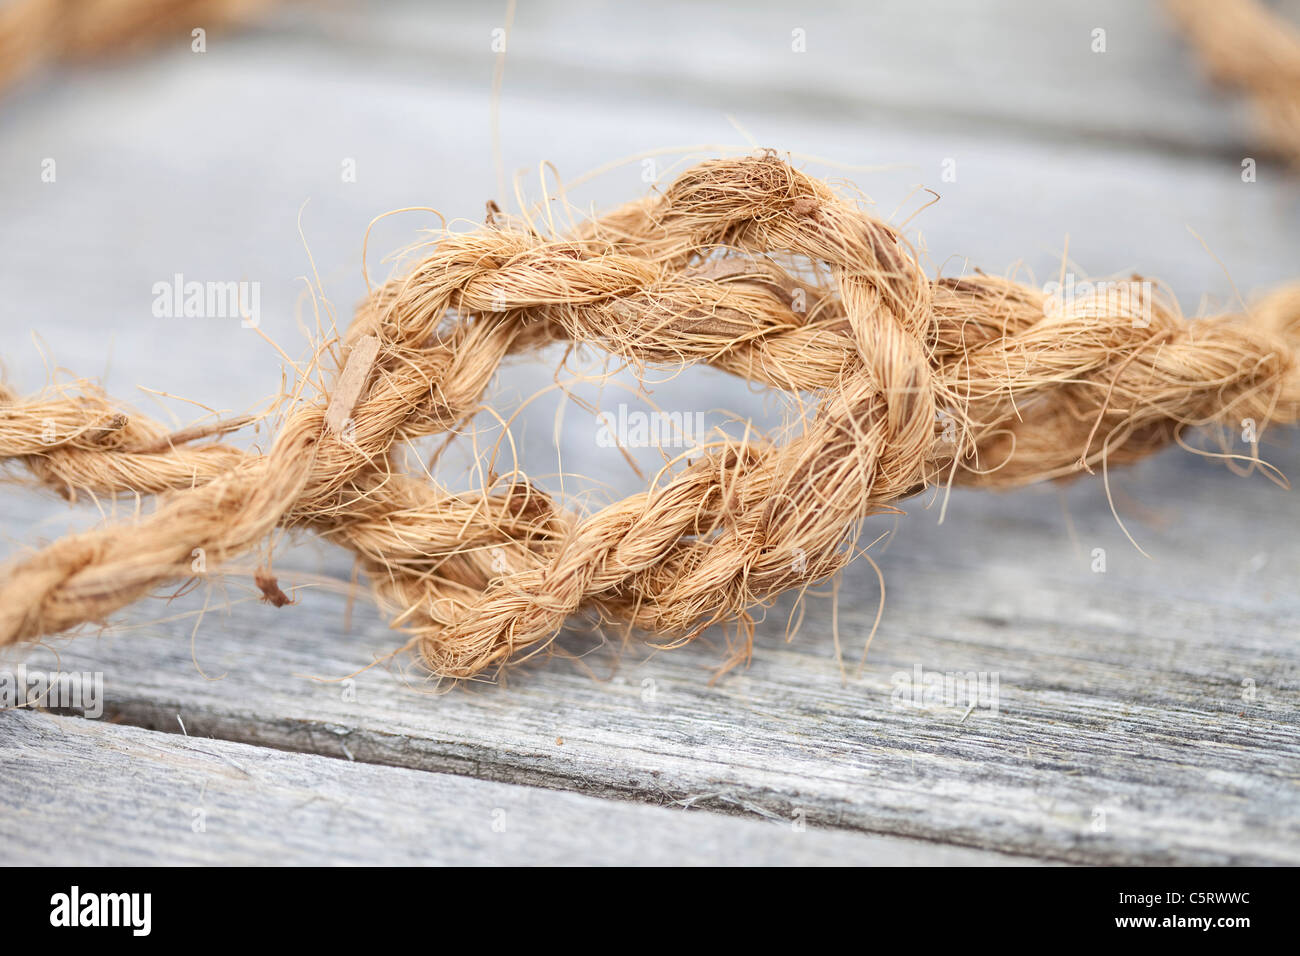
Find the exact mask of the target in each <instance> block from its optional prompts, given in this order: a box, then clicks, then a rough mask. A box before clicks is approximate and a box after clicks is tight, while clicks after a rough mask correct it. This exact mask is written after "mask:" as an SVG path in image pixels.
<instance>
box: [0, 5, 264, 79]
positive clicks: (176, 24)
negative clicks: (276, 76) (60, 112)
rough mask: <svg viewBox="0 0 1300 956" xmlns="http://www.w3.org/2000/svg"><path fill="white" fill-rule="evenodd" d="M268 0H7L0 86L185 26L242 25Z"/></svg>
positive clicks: (174, 34) (0, 23)
mask: <svg viewBox="0 0 1300 956" xmlns="http://www.w3.org/2000/svg"><path fill="white" fill-rule="evenodd" d="M271 2H272V0H9V2H8V3H5V4H3V5H0V90H7V89H8V88H9V87H10V86H12V85H13V84H15V83H17V82H19V81H20V80H22V79H24V78H25V77H27V76H28V75H30V74H32V73H34V72H36V71H37V70H39V69H41V68H42V67H44V66H47V65H51V64H55V63H60V62H67V61H79V60H88V59H93V58H96V57H104V56H113V55H117V54H121V53H124V52H127V51H133V50H137V49H139V48H141V47H144V46H152V45H155V44H160V43H162V42H164V40H165V39H166V38H168V37H171V38H172V39H173V40H174V42H175V43H177V44H178V45H179V46H180V48H181V49H188V48H190V44H191V31H192V30H194V29H196V28H203V29H205V30H216V29H221V28H227V27H234V26H238V25H242V24H244V23H247V22H248V21H249V20H251V19H252V18H253V17H254V15H255V14H257V13H259V12H261V11H262V10H263V9H264V8H266V7H267V6H269V5H270V3H271Z"/></svg>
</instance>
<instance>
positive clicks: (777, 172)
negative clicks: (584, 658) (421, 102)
mask: <svg viewBox="0 0 1300 956" xmlns="http://www.w3.org/2000/svg"><path fill="white" fill-rule="evenodd" d="M490 220H491V221H490V224H489V225H487V226H484V227H482V228H478V229H476V230H474V231H472V232H468V233H459V234H446V235H445V236H444V237H443V238H441V239H439V241H438V242H437V243H436V245H435V246H434V247H433V250H432V251H431V252H430V253H429V254H428V255H427V256H426V257H425V258H423V259H422V260H421V261H420V262H419V263H418V264H417V265H416V266H415V267H414V268H413V269H412V270H411V271H410V272H409V273H408V274H406V275H405V276H402V277H400V278H395V279H392V280H390V281H388V282H387V283H385V284H384V285H382V286H380V287H377V288H376V289H375V290H374V291H373V293H372V294H371V295H370V297H369V298H368V299H367V300H366V301H364V302H363V303H362V304H361V305H360V307H359V309H358V311H357V314H356V317H355V319H354V321H353V322H352V325H351V327H350V328H349V329H348V331H347V332H346V334H345V337H344V344H345V347H346V349H347V350H348V354H349V358H348V360H347V362H346V367H345V369H344V370H343V371H342V373H341V376H340V380H339V382H340V384H339V385H337V386H336V388H335V389H334V391H333V395H332V397H330V398H328V399H326V398H322V399H320V400H316V401H310V400H303V399H299V400H297V401H296V402H295V403H294V404H293V406H292V408H291V410H290V412H289V414H288V415H287V417H286V420H285V422H284V425H283V427H282V428H281V430H280V432H279V434H278V436H277V437H276V439H275V441H274V444H273V445H272V447H271V448H270V450H269V452H267V453H266V454H260V453H253V452H244V451H241V450H238V449H235V448H232V447H229V446H226V445H221V444H193V443H192V442H186V441H184V440H178V438H179V439H185V438H186V437H195V436H194V433H191V435H190V436H186V435H179V436H171V438H170V440H169V439H168V436H167V433H166V432H167V430H166V429H165V428H163V427H162V426H161V425H159V424H157V423H154V422H151V421H149V420H147V419H144V418H141V417H139V416H136V415H133V414H126V413H124V412H123V411H122V410H121V409H119V408H118V407H116V406H115V405H114V404H113V403H112V402H110V401H109V400H107V399H106V398H104V397H103V396H102V395H100V394H98V393H97V392H93V391H91V392H87V393H85V394H80V395H72V396H69V395H65V394H59V395H56V396H52V397H45V398H37V399H33V400H30V401H26V402H24V401H20V400H19V399H18V398H17V396H15V395H13V394H12V393H11V392H7V391H6V392H3V393H0V457H2V458H3V459H5V460H13V461H15V462H21V463H22V464H24V465H25V466H26V467H27V468H28V469H29V470H30V472H31V474H32V475H34V476H35V477H36V478H37V479H39V480H40V481H41V482H43V483H44V484H45V485H47V486H49V487H50V488H53V489H57V490H60V491H62V492H64V493H65V494H69V495H75V494H77V493H79V492H92V493H95V494H115V493H127V492H137V493H145V494H159V495H162V496H163V499H162V502H161V504H160V506H159V507H158V509H157V511H156V512H155V513H153V514H151V515H149V516H147V517H144V518H142V519H140V520H138V521H137V522H135V523H132V524H125V525H115V526H108V527H105V528H102V529H99V530H95V531H91V532H88V533H84V534H77V535H72V536H68V537H65V538H62V539H60V540H58V541H56V542H55V543H53V544H52V545H50V546H48V547H47V548H45V549H44V550H43V551H40V552H38V553H37V554H35V555H34V556H32V557H29V558H26V559H24V560H19V561H16V562H14V563H12V564H10V565H9V566H8V567H7V568H6V569H4V570H3V572H0V575H2V576H0V646H3V645H8V644H13V643H15V642H19V641H31V640H35V639H37V638H40V637H41V636H42V635H49V634H55V633H58V632H61V631H65V630H67V629H69V628H73V627H76V626H78V625H80V624H84V623H87V622H99V621H103V620H104V619H105V618H107V617H108V615H110V614H112V613H113V612H114V611H116V610H117V609H119V608H121V607H123V606H124V605H126V604H128V603H130V602H132V601H134V600H136V599H138V598H140V597H143V596H144V595H146V594H147V593H149V592H150V591H152V590H154V589H155V588H157V587H159V586H160V585H163V584H165V583H167V582H173V581H176V580H180V579H185V578H188V577H191V566H190V565H191V560H192V554H193V552H194V550H195V549H196V548H202V549H203V550H204V552H206V555H207V560H208V561H209V562H211V563H213V564H214V565H219V564H221V563H222V562H225V561H228V560H230V559H232V558H235V557H236V556H238V555H240V554H244V553H246V552H249V551H251V550H253V549H254V548H256V547H258V545H259V543H260V542H263V541H264V540H265V539H266V538H267V536H268V534H270V533H271V532H272V531H273V530H274V529H275V528H277V527H281V528H308V529H311V530H313V531H314V532H316V533H317V534H319V535H321V536H322V537H323V538H326V539H328V540H331V541H334V542H336V543H338V544H340V545H342V546H344V547H347V548H350V549H351V550H352V551H354V552H355V553H356V555H357V556H358V558H359V561H360V564H361V566H362V568H363V569H364V570H365V572H366V573H367V574H368V576H369V577H370V579H371V581H372V583H373V585H374V587H375V590H376V592H377V596H378V597H379V599H380V601H381V603H382V604H383V605H385V606H387V607H390V608H392V609H394V611H395V613H394V616H393V618H392V624H393V626H394V627H396V628H399V629H400V630H402V631H403V632H405V633H407V634H408V635H409V637H410V646H412V647H415V648H418V651H419V652H420V655H421V656H422V659H423V661H424V662H425V663H426V664H427V665H428V667H429V668H430V670H431V671H432V672H433V673H434V674H437V675H440V676H445V677H451V678H468V677H473V676H475V675H479V674H481V673H483V672H484V671H486V670H488V669H497V668H499V667H500V666H501V665H503V664H505V663H506V662H508V661H515V660H518V659H520V658H522V657H525V656H528V655H530V654H533V653H535V652H538V651H541V650H544V649H545V648H546V647H548V645H549V644H550V642H551V641H552V639H553V638H554V637H555V636H556V634H557V633H558V632H559V631H560V629H561V627H562V626H563V625H564V623H565V622H566V620H568V619H569V618H570V617H571V616H572V615H574V614H577V613H579V612H586V613H590V614H592V615H595V616H596V617H597V618H598V619H600V620H601V621H604V622H611V623H618V624H621V625H625V626H627V627H628V628H635V629H638V630H641V631H645V632H650V633H652V634H656V635H660V636H663V637H668V638H672V639H675V640H676V641H679V642H681V641H686V640H690V639H691V638H693V637H694V636H696V635H697V634H699V633H700V632H701V631H702V630H703V629H705V628H706V627H708V626H710V625H713V624H717V623H722V622H734V623H735V624H737V625H738V626H739V629H740V632H741V633H743V634H744V635H745V637H746V641H747V642H748V639H749V638H750V637H751V636H752V628H753V618H752V616H751V612H752V610H753V609H754V608H755V607H757V606H763V605H766V604H769V603H770V602H771V601H772V600H773V599H774V598H775V597H776V596H777V595H779V594H781V593H782V592H784V591H787V590H790V589H793V588H803V587H806V586H808V585H809V584H811V583H813V582H816V581H819V580H823V579H825V578H826V577H828V576H829V575H832V574H833V573H834V572H836V571H837V570H838V569H840V568H841V567H842V566H844V565H845V564H846V563H847V562H848V561H849V560H850V559H851V558H852V557H853V556H854V554H855V551H854V547H853V543H854V538H855V530H856V528H857V527H858V525H859V523H860V520H861V519H862V518H864V517H866V516H868V515H871V514H876V513H880V512H885V511H896V510H897V509H896V507H895V505H896V503H897V502H899V501H901V500H902V499H904V498H907V497H909V496H912V495H915V494H917V493H919V492H921V491H923V490H924V489H926V488H928V487H932V486H935V485H944V484H948V483H952V484H955V485H964V486H973V487H982V488H1008V487H1013V486H1018V485H1023V484H1027V483H1030V482H1035V481H1042V480H1048V479H1058V478H1065V477H1068V476H1071V475H1076V474H1078V473H1080V472H1081V471H1085V470H1087V471H1090V470H1092V468H1093V467H1094V466H1096V465H1099V464H1100V465H1102V466H1103V467H1108V466H1109V465H1114V464H1121V463H1126V462H1132V461H1135V460H1137V459H1139V458H1142V457H1143V456H1145V455H1148V454H1151V453H1152V452H1154V451H1156V450H1157V449H1160V448H1162V447H1164V446H1165V445H1167V444H1169V443H1171V442H1173V441H1175V440H1176V439H1177V438H1178V437H1179V435H1180V432H1181V431H1182V429H1184V428H1185V427H1187V426H1197V425H1215V424H1217V425H1222V426H1226V427H1229V428H1231V429H1233V430H1234V431H1236V430H1237V429H1239V428H1240V427H1241V422H1242V421H1243V420H1245V419H1253V420H1254V421H1255V422H1256V423H1258V424H1257V428H1258V430H1259V432H1261V433H1262V431H1263V430H1264V428H1265V426H1266V425H1268V424H1271V423H1276V424H1294V423H1295V422H1296V421H1297V418H1298V417H1300V354H1298V352H1300V285H1296V286H1291V287H1289V288H1286V289H1283V290H1280V291H1278V292H1275V293H1273V294H1272V295H1270V296H1268V297H1267V298H1265V299H1263V300H1262V301H1261V302H1260V303H1258V305H1257V306H1256V307H1255V308H1253V309H1252V310H1250V311H1249V312H1248V313H1246V314H1225V315H1219V316H1215V317H1212V318H1205V319H1201V320H1197V321H1193V322H1189V321H1186V320H1184V319H1183V318H1182V317H1181V315H1180V314H1179V313H1178V310H1177V306H1176V304H1173V303H1171V302H1169V301H1166V299H1165V297H1163V296H1161V295H1158V294H1156V295H1152V296H1150V297H1148V298H1144V299H1143V300H1142V301H1141V302H1140V303H1136V302H1128V303H1127V304H1126V305H1125V306H1124V307H1121V308H1117V307H1116V303H1115V301H1114V299H1113V297H1112V296H1109V295H1102V296H1097V297H1094V298H1092V299H1087V298H1085V299H1082V300H1076V301H1069V302H1067V303H1065V305H1064V307H1060V308H1049V307H1048V306H1049V305H1050V303H1049V302H1048V301H1047V299H1048V297H1047V296H1046V295H1045V294H1044V293H1043V292H1042V291H1039V290H1037V289H1035V288H1032V287H1029V286H1026V285H1023V284H1021V283H1018V282H1015V281H1012V280H1010V279H1005V278H997V277H993V276H987V275H983V274H976V275H971V276H965V277H962V278H940V279H933V280H932V279H929V278H927V276H926V275H925V274H924V272H923V271H922V268H921V266H920V265H919V264H918V262H917V259H916V256H915V255H914V253H913V252H912V250H911V249H910V248H909V246H908V245H907V243H906V242H905V240H904V239H903V238H902V237H901V236H900V234H899V233H898V232H897V231H896V230H895V229H893V228H892V227H891V226H889V225H887V224H886V223H884V222H881V221H879V220H877V219H874V218H872V217H871V216H869V215H867V214H866V213H864V212H863V211H861V210H860V209H859V208H858V207H857V205H855V204H852V203H849V202H847V201H845V200H842V199H840V198H839V197H837V196H836V195H835V194H834V193H833V192H832V191H831V190H830V189H829V188H828V187H827V186H826V185H825V184H824V183H822V182H820V181H818V180H817V179H814V178H812V177H810V176H807V175H805V174H804V173H802V172H800V171H798V170H796V169H794V168H792V167H791V166H789V165H787V164H786V163H784V162H782V161H781V160H779V159H777V158H776V157H775V156H774V155H773V154H771V153H767V154H765V155H762V156H754V157H748V158H741V159H718V160H712V161H708V162H705V163H702V164H701V165H699V166H696V167H694V168H693V169H690V170H689V171H687V172H686V173H684V174H683V175H682V176H681V177H680V178H678V179H677V180H676V181H675V182H674V183H673V184H672V185H671V186H670V187H669V188H668V189H667V190H666V191H665V192H663V193H662V194H654V195H651V196H648V197H646V198H644V199H642V200H640V201H637V202H633V203H630V204H628V205H626V206H623V207H621V208H618V209H615V210H614V211H612V212H610V213H608V214H607V215H604V216H602V217H600V218H597V219H593V220H591V221H589V222H587V223H585V224H584V225H582V226H581V227H579V228H578V229H577V230H576V231H575V232H573V233H572V234H570V235H569V236H567V237H565V238H560V239H556V238H548V237H546V236H543V235H539V234H538V233H537V232H535V231H533V230H532V229H530V228H528V227H527V226H526V225H525V224H522V223H520V222H518V221H515V220H509V219H501V218H500V217H499V216H490ZM809 260H810V261H811V262H812V263H815V264H817V265H818V266H819V267H820V270H819V271H816V272H814V273H813V275H814V278H812V279H807V278H799V275H801V274H803V273H801V272H800V270H799V265H800V263H806V262H807V261H809ZM800 306H804V307H803V308H800ZM555 342H567V343H585V344H589V345H593V346H597V347H599V348H601V349H604V350H606V351H607V352H609V353H610V354H611V355H613V356H615V357H616V358H618V359H621V360H624V361H626V362H628V363H629V364H631V365H632V366H633V367H637V368H643V367H645V366H667V367H674V368H675V367H682V366H688V365H693V364H697V363H707V364H709V365H711V366H714V367H716V368H719V369H723V370H725V371H727V372H730V373H732V374H734V375H738V376H741V377H743V378H746V379H748V380H750V381H752V382H755V383H758V384H761V385H765V386H770V387H774V388H778V389H783V390H786V391H789V392H796V393H801V394H808V395H811V396H812V397H813V399H814V402H813V407H814V411H813V413H812V415H811V417H810V418H809V420H808V421H807V422H806V424H805V427H804V428H803V430H802V432H801V433H800V434H798V435H796V436H795V437H793V438H791V439H790V440H789V441H788V442H787V443H785V444H783V445H778V444H773V443H770V442H768V441H766V440H763V439H760V438H757V437H746V438H742V439H737V438H732V437H722V438H719V439H718V440H717V441H715V442H711V443H708V444H707V445H705V446H704V447H702V448H698V449H696V450H695V452H694V453H693V457H692V458H691V459H690V460H689V461H688V462H682V463H681V467H680V468H679V469H678V470H677V471H675V472H666V473H665V474H664V475H662V476H661V479H662V480H656V482H654V483H652V485H651V487H650V488H648V489H647V490H645V491H643V492H641V493H639V494H637V495H634V496H632V497H630V498H627V499H625V500H623V501H619V502H617V503H615V504H611V505H609V506H607V507H605V508H603V509H601V510H599V511H596V512H595V513H593V514H590V515H588V516H585V517H582V516H578V515H576V514H572V513H570V512H568V511H566V510H564V509H563V508H562V507H561V506H560V504H559V503H557V502H555V501H553V500H552V499H551V498H550V497H548V496H547V495H546V494H545V493H544V492H543V491H542V490H541V489H540V488H538V487H537V486H535V485H534V484H532V483H531V482H529V481H528V479H527V478H526V477H524V476H523V475H521V474H514V475H511V476H506V477H495V478H490V479H489V481H488V487H485V488H483V489H482V492H481V493H480V494H457V493H452V492H450V491H447V490H444V489H440V488H438V487H435V486H434V485H432V484H431V483H429V482H426V481H423V480H417V479H416V478H413V477H411V476H408V475H405V474H401V473H399V472H398V471H396V469H395V465H394V449H395V446H398V445H399V444H400V443H403V442H407V441H410V440H412V439H417V438H421V437H424V436H429V435H434V434H437V433H441V432H446V431H448V430H451V429H455V428H456V427H457V426H458V425H460V424H462V423H464V422H465V421H466V420H467V419H468V418H469V417H470V416H471V415H472V414H473V413H474V412H475V411H476V410H477V409H478V408H479V403H480V399H481V397H482V395H483V393H484V391H485V389H486V388H487V386H488V385H489V382H490V380H491V379H492V377H493V374H494V373H495V371H496V369H497V366H498V365H499V364H500V362H501V361H502V360H503V359H504V358H505V357H506V356H508V355H519V354H525V353H529V352H532V351H534V350H536V349H538V348H539V347H541V346H543V345H546V344H549V343H555ZM358 356H359V358H358ZM358 383H359V384H358ZM50 423H53V425H52V426H51V424H50ZM340 423H346V426H347V427H340ZM238 424H239V423H225V424H222V425H219V426H214V429H216V430H221V429H226V428H229V427H235V426H237V425H238ZM1256 456H1257V445H1256V446H1255V447H1254V448H1252V449H1251V454H1250V455H1249V456H1242V457H1245V458H1248V459H1249V460H1252V461H1257V460H1258V459H1257V457H1256ZM261 583H265V582H261ZM264 590H265V588H264ZM275 591H276V592H278V588H276V589H275ZM280 596H281V597H283V594H282V593H281V594H280ZM268 598H272V599H273V598H274V594H273V593H268ZM276 603H282V602H278V601H277V602H276ZM286 613H291V612H286Z"/></svg>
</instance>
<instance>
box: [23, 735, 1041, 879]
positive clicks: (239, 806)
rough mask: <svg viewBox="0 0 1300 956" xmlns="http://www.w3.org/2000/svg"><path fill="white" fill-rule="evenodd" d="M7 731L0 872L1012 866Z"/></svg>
mask: <svg viewBox="0 0 1300 956" xmlns="http://www.w3.org/2000/svg"><path fill="white" fill-rule="evenodd" d="M7 724H8V726H7V728H6V729H7V731H8V732H7V733H6V734H5V735H4V736H3V737H0V761H2V762H3V765H4V767H5V773H6V774H12V775H16V776H19V777H21V779H22V780H23V781H24V784H25V785H24V786H22V787H13V786H10V787H6V788H3V789H0V809H2V810H3V812H0V839H2V840H3V841H4V847H5V853H4V857H5V862H6V863H9V864H13V863H29V864H43V863H50V862H59V863H75V864H87V865H106V866H121V865H127V864H158V863H165V864H178V863H184V864H194V863H204V864H222V865H229V864H252V865H258V864H276V865H284V864H309V865H314V866H337V865H342V864H355V863H367V862H373V861H375V860H383V861H385V862H389V863H400V864H421V865H423V864H436V865H447V864H462V865H464V864H468V865H498V864H504V865H514V866H518V865H529V864H536V863H551V864H559V865H566V864H575V863H584V862H590V861H592V860H597V859H598V860H600V861H601V862H603V863H608V864H614V865H623V866H662V865H669V864H674V865H704V864H707V865H741V864H767V863H797V864H803V865H826V864H836V865H843V864H863V865H874V866H892V865H899V864H908V863H915V862H918V861H919V862H925V863H929V864H933V865H936V866H966V865H976V864H978V865H981V866H989V865H993V866H997V865H1006V864H1011V865H1016V864H1019V863H1022V862H1024V861H1023V860H1021V859H1018V858H1015V857H1009V856H1005V855H1001V854H994V853H980V852H976V851H971V850H964V849H960V848H956V847H944V846H939V845H936V844H928V843H917V842H915V841H910V840H899V839H893V838H889V837H874V836H864V835H860V834H852V835H846V834H839V833H827V832H823V831H818V830H815V829H812V828H809V827H796V826H794V825H792V824H785V825H779V824H774V823H771V822H761V821H749V820H746V821H737V820H733V819H730V818H728V817H720V816H716V815H713V814H704V813H686V812H685V811H683V810H668V809H662V808H658V807H647V806H640V805H637V804H630V803H611V802H609V801H606V800H599V799H596V798H594V797H588V796H582V795H580V794H573V793H557V792H555V791H551V790H537V789H535V788H531V787H517V786H510V785H508V784H502V783H493V782H491V781H485V780H475V779H473V778H471V777H465V776H455V775H451V774H433V773H418V772H415V771H411V770H402V769H398V768H393V767H376V766H372V765H368V764H360V763H346V762H340V761H336V760H329V759H327V758H325V757H317V756H311V755H304V754H290V753H284V752H282V751H278V750H269V749H267V748H265V747H250V746H246V745H243V744H236V743H230V742H228V741H224V740H204V739H198V738H185V737H181V736H177V735H174V734H159V733H153V732H151V731H146V730H139V729H137V728H135V727H120V726H116V725H114V724H109V723H103V722H98V721H88V720H79V719H75V718H69V717H56V716H53V715H46V714H34V713H30V712H22V713H19V714H14V715H12V716H11V717H10V718H9V720H8V721H7ZM69 779H76V780H77V781H78V785H77V786H76V787H75V788H69V787H68V786H67V781H68V780H69Z"/></svg>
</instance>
